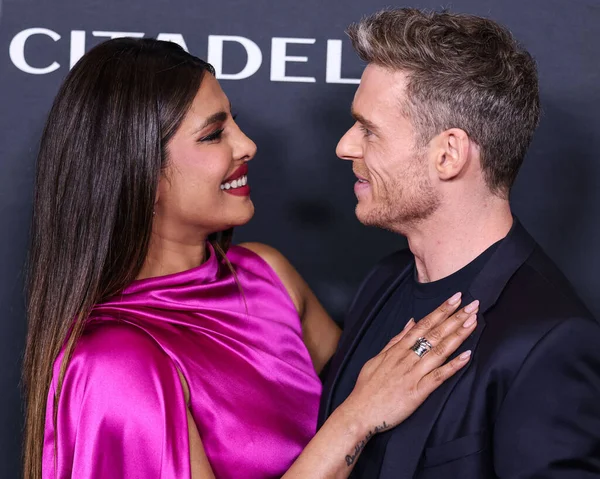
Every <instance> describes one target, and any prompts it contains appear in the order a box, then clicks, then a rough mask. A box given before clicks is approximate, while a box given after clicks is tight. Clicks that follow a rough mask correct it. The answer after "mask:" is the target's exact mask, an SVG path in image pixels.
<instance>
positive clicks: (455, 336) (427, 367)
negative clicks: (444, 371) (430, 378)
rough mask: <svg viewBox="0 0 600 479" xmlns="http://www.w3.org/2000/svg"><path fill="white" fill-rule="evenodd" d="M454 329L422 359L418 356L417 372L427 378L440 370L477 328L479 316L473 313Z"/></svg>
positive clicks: (415, 368)
mask: <svg viewBox="0 0 600 479" xmlns="http://www.w3.org/2000/svg"><path fill="white" fill-rule="evenodd" d="M454 325H455V326H454V327H453V328H452V329H451V330H448V331H447V333H446V336H445V337H444V338H443V339H442V340H441V341H440V342H438V343H437V344H435V345H433V348H431V350H430V351H429V352H427V353H425V354H424V355H423V356H422V357H420V358H419V356H418V355H417V354H415V356H417V360H418V364H416V365H414V366H413V368H414V370H415V371H418V372H420V373H421V375H422V376H425V375H427V374H429V373H431V372H433V371H434V370H435V369H436V368H439V367H440V366H441V365H442V364H444V363H445V362H446V360H447V359H448V358H449V357H450V356H451V355H452V353H454V351H456V350H457V349H458V348H459V347H460V345H461V344H462V343H463V342H464V341H465V339H467V338H468V337H469V336H470V335H471V333H473V331H475V328H476V327H477V314H475V313H473V314H471V315H470V316H468V317H467V318H466V319H464V320H463V319H461V321H460V323H457V322H455V323H454Z"/></svg>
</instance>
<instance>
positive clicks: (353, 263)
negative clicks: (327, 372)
mask: <svg viewBox="0 0 600 479" xmlns="http://www.w3.org/2000/svg"><path fill="white" fill-rule="evenodd" d="M386 5H389V3H388V2H379V1H375V0H363V1H359V0H346V1H343V0H303V1H296V2H290V1H282V0H279V1H277V2H274V1H265V0H247V1H241V0H220V1H218V2H201V1H196V2H191V1H182V0H170V1H166V0H146V1H137V2H135V1H132V2H122V1H115V0H104V1H99V0H98V1H97V0H77V1H75V0H59V1H50V0H5V1H4V3H1V2H0V227H1V234H0V312H1V315H0V385H1V390H0V391H1V392H0V477H1V478H13V477H18V475H19V469H20V466H19V463H20V459H19V456H20V441H21V432H20V431H21V427H22V419H21V404H20V395H19V390H18V384H19V375H20V371H19V367H20V361H21V355H22V349H23V343H24V336H25V320H24V312H23V310H24V307H23V304H24V301H23V285H22V281H23V272H22V269H23V265H24V261H25V254H26V247H27V235H28V225H29V220H30V210H31V197H32V180H33V171H34V160H35V154H36V149H37V146H38V139H39V136H40V133H41V129H42V126H43V122H44V120H45V115H46V114H47V111H48V109H49V107H50V104H51V101H52V98H53V97H54V95H55V93H56V91H57V89H58V86H59V84H60V82H61V80H62V79H63V78H64V76H65V74H66V73H67V71H68V69H69V65H70V64H71V62H72V61H75V60H76V59H77V58H79V56H80V55H81V54H82V53H83V52H84V51H85V50H87V49H89V48H90V47H91V46H93V45H95V44H97V43H98V42H100V41H102V40H103V39H105V38H107V36H109V35H114V33H110V32H130V33H136V32H137V33H138V34H139V35H142V34H143V35H145V36H153V37H156V36H158V35H160V34H162V37H163V38H170V39H172V40H176V41H179V42H181V41H182V40H183V41H184V42H185V45H186V46H187V48H188V49H189V50H190V51H191V52H192V53H194V54H196V55H198V56H200V57H203V58H206V57H207V55H209V50H210V55H209V56H210V58H209V60H211V61H213V62H214V63H215V64H217V65H219V64H220V66H221V68H220V72H221V75H220V76H221V77H222V78H223V80H222V85H223V88H224V89H225V92H226V93H227V94H228V95H229V97H230V99H231V100H232V102H233V105H234V110H235V111H237V112H238V113H239V117H238V120H239V123H240V124H241V127H242V128H243V129H244V130H245V131H246V133H247V134H248V135H249V136H250V137H251V138H253V139H254V140H255V141H256V143H257V144H258V146H259V154H258V155H257V157H256V159H255V160H254V161H253V162H252V163H251V169H250V171H251V173H250V175H251V183H252V188H253V199H254V202H255V204H256V216H255V218H254V219H253V220H252V222H251V223H250V224H249V225H247V226H245V227H243V228H240V229H239V230H238V231H237V233H236V239H237V240H255V241H261V242H265V243H269V244H271V245H273V246H275V247H277V248H279V249H280V250H281V251H283V252H284V254H286V255H287V256H288V257H289V258H290V259H291V261H292V262H293V263H294V264H295V265H296V267H297V268H298V269H299V270H300V272H301V273H302V274H303V275H304V276H305V278H306V279H307V280H308V282H309V284H310V285H311V286H312V287H313V288H314V289H315V291H316V292H317V295H318V296H319V297H320V299H321V300H322V301H323V303H324V304H325V305H326V307H327V308H328V310H329V311H330V312H331V313H332V314H333V315H334V317H335V318H336V319H337V320H339V321H342V320H343V312H344V309H345V307H346V305H347V303H348V301H349V298H350V297H351V295H352V293H353V290H354V288H355V287H356V286H357V284H358V282H359V281H360V279H361V277H362V276H363V275H364V274H365V273H366V271H367V270H368V268H369V266H370V265H372V264H373V263H374V262H375V261H376V260H377V259H378V258H380V257H381V256H382V255H384V254H386V253H387V252H390V251H392V250H393V249H396V248H398V247H402V246H404V244H405V243H404V241H403V240H402V239H401V238H398V237H395V236H394V235H392V234H390V233H386V232H382V231H377V230H374V229H367V228H365V227H363V226H361V225H360V224H359V223H358V222H357V221H356V220H355V218H354V213H353V209H354V204H355V199H354V193H353V189H352V184H353V175H352V173H351V170H350V164H349V163H347V162H342V161H340V160H338V159H337V158H336V157H335V153H334V150H335V145H336V143H337V140H338V139H339V137H340V136H341V135H342V134H343V132H344V131H345V130H346V128H348V127H349V126H350V125H351V118H350V115H349V106H350V102H351V100H352V96H353V93H354V90H355V88H356V81H352V80H351V79H356V78H359V76H360V72H361V70H362V65H361V63H360V62H359V61H358V59H356V58H355V56H354V55H353V53H352V51H351V48H350V44H349V42H348V41H347V40H346V39H345V35H344V33H343V32H344V28H345V27H346V26H347V24H349V23H350V22H352V21H355V20H357V19H359V18H360V17H361V16H362V15H364V14H366V13H370V12H373V11H375V10H377V9H379V8H381V7H384V6H386ZM410 5H411V6H416V7H427V8H439V7H440V4H439V3H438V1H428V0H420V1H419V0H414V1H412V2H411V3H410ZM444 6H447V7H449V8H450V9H451V10H453V11H459V12H469V13H475V14H480V15H485V16H488V17H491V18H493V19H495V20H497V21H499V22H502V23H504V24H506V25H508V26H509V28H510V29H511V30H512V31H513V32H514V34H515V35H516V36H517V38H519V39H520V40H521V41H522V42H523V43H524V44H525V45H526V47H527V48H528V49H529V50H530V51H531V52H532V54H533V55H534V56H535V58H536V59H537V61H538V65H539V73H540V79H541V95H542V104H543V109H544V114H543V118H542V121H541V126H540V128H539V130H538V132H537V134H536V136H535V140H534V142H533V145H532V147H531V150H530V152H529V155H528V158H527V160H526V163H525V165H524V167H523V169H522V171H521V174H520V177H519V179H518V181H517V184H516V186H515V189H514V193H513V205H514V210H515V211H516V213H517V214H518V216H519V217H520V218H521V221H522V222H523V223H524V224H525V226H526V227H527V228H528V229H529V230H530V231H531V233H532V234H534V236H535V237H536V238H537V239H538V241H539V242H540V243H541V245H542V246H543V247H544V248H545V249H546V250H547V252H548V253H549V254H550V256H551V257H552V258H554V259H555V261H556V262H557V263H558V265H559V266H560V267H561V268H562V269H563V271H564V272H565V273H566V274H567V276H568V277H569V278H570V279H571V281H572V282H573V283H574V285H575V287H576V289H577V290H578V291H579V293H580V295H581V296H582V298H583V299H584V301H585V302H586V303H587V304H588V305H589V307H590V308H591V310H592V311H593V312H594V313H595V315H596V316H598V315H599V314H600V295H599V294H598V292H597V287H598V280H597V272H598V271H599V270H600V252H599V251H598V249H597V247H596V245H597V244H598V241H599V240H600V225H598V222H597V218H598V216H599V213H600V201H599V200H600V193H599V191H598V185H599V184H600V164H599V163H598V161H597V158H596V156H597V152H598V151H599V150H600V141H599V139H598V134H597V133H598V130H599V127H600V119H599V116H598V110H600V88H599V72H600V67H599V66H598V63H599V62H598V51H599V48H598V47H599V46H600V44H599V42H598V34H599V33H600V32H599V28H598V25H600V1H599V0H570V1H568V2H567V1H565V0H561V1H559V0H503V1H491V0H456V1H454V2H453V3H452V4H445V5H444ZM231 37H237V38H234V39H232V38H231ZM240 37H241V38H240ZM286 39H287V40H286ZM209 44H210V48H209ZM219 50H221V51H219ZM247 52H248V53H247ZM286 56H287V57H288V58H287V60H286V58H285V57H286ZM289 57H296V58H289ZM298 57H304V59H302V58H298ZM349 79H350V80H349ZM73 134H76V132H73ZM599 346H600V345H599Z"/></svg>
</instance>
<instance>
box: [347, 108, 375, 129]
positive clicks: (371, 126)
mask: <svg viewBox="0 0 600 479" xmlns="http://www.w3.org/2000/svg"><path fill="white" fill-rule="evenodd" d="M350 113H351V114H352V118H354V119H355V120H356V121H357V122H359V123H361V124H362V125H363V126H364V127H366V128H367V129H369V130H371V131H377V130H378V128H377V126H376V125H375V123H373V122H372V121H371V120H367V119H366V118H365V117H364V116H362V115H361V114H360V113H358V112H357V111H356V110H355V109H354V107H352V108H351V109H350Z"/></svg>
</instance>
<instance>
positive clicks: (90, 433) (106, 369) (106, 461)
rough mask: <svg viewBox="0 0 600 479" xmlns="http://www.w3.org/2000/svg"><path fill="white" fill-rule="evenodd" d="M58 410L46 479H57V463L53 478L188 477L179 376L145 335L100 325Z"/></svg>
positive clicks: (83, 347) (75, 364) (75, 365)
mask: <svg viewBox="0 0 600 479" xmlns="http://www.w3.org/2000/svg"><path fill="white" fill-rule="evenodd" d="M58 404H59V407H58V419H57V426H58V429H57V431H58V434H57V435H56V444H57V446H58V447H57V449H56V452H57V454H56V459H55V462H54V461H53V459H52V455H53V454H52V453H53V452H54V451H53V448H50V450H48V451H46V446H44V456H45V457H44V479H45V478H46V477H48V478H50V477H55V476H54V475H53V474H49V472H54V467H53V463H54V464H55V465H56V467H57V468H58V471H57V475H56V477H74V478H75V477H76V478H78V479H104V478H108V477H110V478H128V479H142V478H144V479H153V478H157V479H158V478H161V479H175V478H183V479H186V478H189V477H190V466H189V460H190V459H189V443H188V433H187V416H186V414H187V411H186V406H185V398H184V396H183V391H182V387H181V382H180V381H179V377H178V374H177V369H176V367H175V365H174V364H173V362H172V360H171V359H170V358H169V357H168V356H167V355H166V353H165V352H164V351H163V350H162V349H161V348H160V346H158V344H156V343H155V342H154V340H153V339H152V338H151V337H150V336H149V335H147V334H146V333H145V332H144V331H141V330H138V329H137V328H135V327H132V326H127V325H115V326H113V325H102V326H101V327H99V328H97V330H96V331H94V332H93V333H92V334H91V335H88V337H84V338H82V340H81V343H80V344H78V346H77V349H76V353H75V355H74V357H73V359H72V361H71V363H70V364H69V367H68V369H67V374H66V375H65V380H64V386H63V391H62V393H61V397H60V399H59V403H58ZM49 427H50V428H51V426H50V425H49V423H48V420H47V422H46V430H47V431H48V429H49ZM46 444H48V435H47V442H46Z"/></svg>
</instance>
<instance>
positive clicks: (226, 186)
mask: <svg viewBox="0 0 600 479" xmlns="http://www.w3.org/2000/svg"><path fill="white" fill-rule="evenodd" d="M247 184H248V176H246V175H244V176H242V177H241V178H238V179H237V180H233V181H230V182H229V183H222V184H221V189H222V190H231V189H235V188H241V187H242V186H246V185H247Z"/></svg>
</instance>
